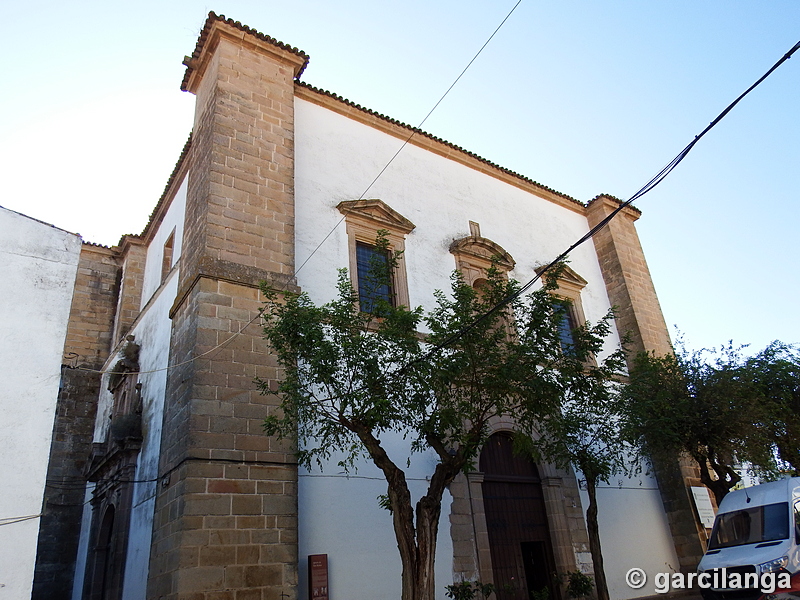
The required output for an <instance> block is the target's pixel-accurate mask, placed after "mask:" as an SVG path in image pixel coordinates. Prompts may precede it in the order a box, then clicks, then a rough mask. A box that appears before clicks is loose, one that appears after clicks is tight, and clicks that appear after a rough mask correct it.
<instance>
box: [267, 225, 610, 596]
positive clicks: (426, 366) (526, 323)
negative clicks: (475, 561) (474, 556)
mask: <svg viewBox="0 0 800 600" xmlns="http://www.w3.org/2000/svg"><path fill="white" fill-rule="evenodd" d="M376 245H377V248H378V250H379V251H380V252H379V253H376V254H378V255H380V254H381V253H384V254H383V255H384V256H388V260H386V261H382V260H378V261H376V262H375V264H374V265H373V268H372V269H371V270H370V275H371V281H372V282H373V285H374V287H373V289H375V290H381V289H384V288H383V287H382V286H386V285H388V284H389V282H390V275H391V270H392V269H393V268H395V266H396V264H397V260H399V258H400V256H399V255H397V254H393V253H390V252H389V249H388V244H387V242H386V237H385V235H379V237H378V239H377V242H376ZM554 286H555V284H554V282H553V281H550V282H549V283H547V284H546V285H545V286H544V287H543V288H542V289H540V290H538V291H535V292H533V293H531V294H530V295H528V296H527V297H525V298H517V297H516V296H515V292H517V290H518V286H517V284H516V283H515V282H513V281H508V280H506V278H505V277H504V276H503V275H502V274H501V273H500V272H498V271H497V270H496V269H490V271H489V272H488V274H487V283H486V285H484V286H483V287H481V289H480V291H477V290H475V289H473V288H472V287H471V286H469V285H467V284H466V283H465V282H464V281H463V279H462V278H461V276H460V275H459V274H458V273H456V274H454V276H453V278H452V288H451V293H450V295H446V294H444V293H442V292H437V293H436V307H435V308H434V309H433V310H432V312H431V313H430V314H428V315H423V311H422V310H421V309H419V308H417V309H408V308H406V307H403V306H398V307H395V306H392V305H391V303H390V302H388V301H387V300H386V299H385V297H384V296H383V295H382V294H380V293H376V294H374V296H372V297H371V298H370V303H369V312H363V311H362V310H360V304H359V298H358V294H356V293H355V292H354V290H353V288H352V286H351V284H350V281H349V276H348V274H347V272H346V271H345V270H341V271H340V272H339V277H338V296H337V298H336V299H334V300H333V301H331V302H329V303H327V304H324V305H322V306H317V305H315V304H314V303H313V302H312V301H311V299H310V298H309V297H308V296H307V295H306V294H299V295H288V294H284V295H281V296H279V295H277V294H275V293H271V292H270V290H268V289H265V290H264V291H265V293H266V294H267V297H268V303H267V306H266V307H265V309H264V318H265V323H266V324H265V328H264V332H265V336H266V338H267V340H268V341H269V343H270V345H271V346H272V348H273V349H274V351H275V354H276V356H277V359H278V361H279V363H280V364H281V365H282V367H283V369H284V371H285V376H284V378H283V380H282V382H281V384H280V386H279V388H278V389H277V390H275V391H273V390H271V389H269V387H268V386H267V385H262V391H263V392H264V393H275V394H278V395H279V397H280V410H279V411H278V412H277V413H276V414H274V415H272V416H270V417H269V418H268V419H267V420H266V423H265V430H266V432H267V433H268V434H270V435H278V436H283V437H288V438H291V439H296V440H297V448H298V449H297V456H298V460H299V462H300V463H301V464H303V465H306V466H307V467H311V466H312V465H313V464H314V463H318V464H319V465H320V466H322V465H323V463H324V462H325V461H327V460H329V459H330V458H331V457H332V456H333V455H336V456H337V457H341V458H340V461H339V465H340V466H342V467H344V468H352V467H355V466H356V465H357V463H358V461H359V460H361V459H362V458H365V457H366V458H367V459H369V460H371V461H372V462H373V463H374V464H375V466H376V467H377V468H378V469H380V470H381V471H382V473H383V475H384V477H385V479H386V482H387V494H386V496H385V497H384V500H383V504H384V505H385V506H387V507H388V508H389V509H390V514H391V518H392V523H393V527H394V533H395V537H396V540H397V545H398V549H399V551H400V557H401V561H402V600H432V599H433V598H434V590H435V587H434V570H433V565H434V558H435V553H436V537H437V532H438V526H439V519H440V514H441V502H442V495H443V493H444V491H445V489H446V488H447V486H448V485H449V484H450V483H451V482H452V481H453V479H454V478H455V477H456V476H457V475H458V473H459V472H461V471H463V470H464V469H466V468H469V467H470V466H471V465H472V464H473V463H474V461H475V459H476V457H477V455H478V452H479V451H480V448H481V447H482V445H483V443H484V442H485V440H486V439H487V435H488V424H489V422H490V420H491V419H493V418H495V417H498V416H501V415H513V416H514V417H515V421H516V423H517V426H518V428H519V429H520V431H522V432H526V433H530V432H532V431H533V430H534V429H535V428H536V427H537V425H538V424H539V423H542V422H545V421H547V420H548V419H549V418H551V417H552V415H553V414H555V413H557V412H558V410H559V409H560V407H561V404H562V400H563V399H564V398H569V397H573V395H574V393H575V389H574V388H577V387H580V384H581V383H582V382H581V380H580V378H579V377H577V376H576V375H575V374H574V373H571V372H569V369H568V362H569V361H567V359H566V355H565V353H564V352H562V348H561V344H560V338H559V324H560V322H561V319H562V317H563V315H561V314H559V313H558V311H557V310H554V301H553V297H552V295H551V292H552V290H553V289H554ZM363 294H364V290H362V296H363ZM508 298H513V299H511V300H509V301H507V302H506V303H505V304H503V305H502V308H498V309H495V310H490V309H492V308H493V307H495V306H497V305H498V304H499V303H501V301H504V300H506V299H508ZM479 315H485V316H483V317H482V318H480V319H479V320H477V321H476V317H478V316H479ZM423 324H424V325H425V326H426V328H427V330H428V333H427V334H426V335H425V336H424V340H423V339H421V338H422V336H420V334H419V333H418V332H419V330H420V329H421V328H422V325H423ZM457 332H460V334H459V335H455V334H456V333H457ZM597 343H598V344H599V343H600V341H599V340H598V341H597ZM437 348H438V350H435V351H433V349H437ZM398 435H400V436H404V437H406V438H407V439H409V440H410V441H411V451H427V452H431V453H433V455H435V457H436V459H437V460H436V464H435V467H434V469H433V472H432V473H431V475H430V479H429V483H428V488H427V491H426V492H425V494H424V495H423V496H422V497H421V498H419V500H418V501H417V503H416V505H413V504H412V499H411V493H410V491H409V488H408V484H407V481H406V475H405V472H404V470H403V468H402V467H401V465H402V464H403V462H404V461H405V460H406V459H407V457H406V456H399V457H398V456H390V455H389V454H388V453H387V451H386V449H385V448H384V444H383V443H382V441H383V440H384V439H386V438H387V437H389V436H398Z"/></svg>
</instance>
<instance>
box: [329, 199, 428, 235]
mask: <svg viewBox="0 0 800 600" xmlns="http://www.w3.org/2000/svg"><path fill="white" fill-rule="evenodd" d="M336 208H338V209H339V212H341V213H342V214H343V215H345V216H346V217H347V218H348V219H352V218H358V219H361V220H364V221H369V222H371V223H372V224H374V225H376V228H377V229H388V230H389V231H399V232H402V233H411V231H412V230H413V229H414V228H415V227H416V225H414V224H413V223H412V222H411V221H409V220H408V219H406V218H405V217H404V216H403V215H401V214H400V213H399V212H397V211H396V210H394V209H393V208H391V207H390V206H389V205H388V204H386V203H385V202H384V201H383V200H378V199H377V198H372V199H368V200H344V201H343V202H339V204H337V205H336Z"/></svg>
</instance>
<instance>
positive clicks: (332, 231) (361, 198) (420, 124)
mask: <svg viewBox="0 0 800 600" xmlns="http://www.w3.org/2000/svg"><path fill="white" fill-rule="evenodd" d="M521 3H522V0H517V3H516V4H515V5H514V6H513V7H512V8H511V10H510V11H509V12H508V14H507V15H506V16H505V18H504V19H503V20H502V21H501V23H500V24H499V25H498V26H497V27H496V28H495V30H494V31H493V32H492V34H491V35H490V36H489V38H488V39H487V40H486V41H485V42H484V43H483V45H482V46H481V47H480V49H479V50H478V52H477V53H475V55H474V56H473V57H472V59H471V60H470V61H469V62H468V63H467V66H466V67H464V69H463V70H462V71H461V73H459V75H458V77H456V78H455V80H454V81H453V83H451V84H450V87H448V88H447V90H446V91H445V92H444V94H442V96H441V97H440V98H439V100H437V101H436V104H434V105H433V108H431V109H430V110H429V111H428V114H427V115H425V118H424V119H422V121H420V122H419V125H417V127H415V128H413V129H412V130H411V135H409V136H408V137H407V138H406V139H405V141H404V142H403V143H402V145H401V146H400V148H399V149H398V150H397V152H395V153H394V155H393V156H392V157H391V158H390V159H389V162H387V163H386V164H385V165H384V166H383V168H382V169H381V170H380V171H379V172H378V174H377V175H376V176H375V178H374V179H373V180H372V181H371V182H370V184H369V185H368V186H367V187H366V188H365V189H364V191H363V192H361V195H360V196H359V197H358V199H357V201H358V200H363V199H364V197H365V196H366V195H367V193H368V192H369V190H370V189H372V186H374V185H375V183H376V182H377V181H378V179H380V177H381V176H382V175H383V174H384V173H385V172H386V170H387V169H388V168H389V166H390V165H391V164H392V163H393V162H394V160H395V159H396V158H397V157H398V155H399V154H400V153H401V152H402V151H403V149H404V148H405V147H406V146H407V145H408V143H409V142H410V141H411V139H412V138H413V137H414V136H415V135H417V133H420V132H421V128H422V126H423V125H424V124H425V122H426V121H427V120H428V118H429V117H430V116H431V115H432V114H433V112H434V111H435V110H436V109H437V108H438V107H439V105H440V104H441V103H442V101H443V100H444V99H445V98H446V97H447V95H448V94H449V93H450V91H451V90H452V89H453V88H454V87H455V85H456V84H457V83H458V82H459V80H460V79H461V78H462V77H463V76H464V74H465V73H466V72H467V70H468V69H469V68H470V67H471V66H472V63H474V62H475V60H477V58H478V57H479V56H480V55H481V53H482V52H483V51H484V49H485V48H486V46H488V45H489V42H491V41H492V39H493V38H494V36H495V35H496V34H497V32H498V31H500V28H501V27H503V25H505V23H506V21H508V19H509V18H510V17H511V15H512V14H513V13H514V11H515V10H517V7H518V6H519V5H520V4H521ZM351 210H352V209H348V210H347V211H345V212H344V213H343V214H342V217H341V218H340V219H339V220H338V221H337V222H336V224H335V225H334V226H333V227H332V228H331V230H330V231H329V232H328V233H327V234H326V235H325V237H323V238H322V241H320V242H319V244H317V246H316V247H315V248H314V249H313V250H312V251H311V254H309V255H308V256H307V257H306V259H305V260H304V261H303V262H302V264H301V265H300V266H299V267H298V268H296V269H295V271H294V275H295V277H296V276H297V274H298V273H299V272H300V271H301V270H302V269H303V267H305V266H306V264H307V263H308V261H309V260H311V258H312V257H313V256H314V255H315V254H316V253H317V252H318V251H319V249H320V248H321V247H322V245H323V244H324V243H325V242H326V241H328V238H330V237H331V235H333V233H334V232H335V231H336V229H338V228H339V226H340V225H341V224H342V222H343V221H344V220H345V219H346V218H347V215H348V214H349V213H350V211H351ZM287 286H288V282H287V283H286V284H284V287H282V288H281V289H280V290H278V291H279V292H284V291H286V289H287ZM260 316H261V313H258V314H256V315H255V316H254V317H253V318H252V319H250V320H249V321H248V322H247V323H245V324H244V326H242V327H240V328H239V330H238V331H236V332H235V333H234V334H233V335H232V336H231V337H229V338H228V339H226V340H225V341H223V342H220V343H219V344H217V345H216V346H214V347H213V348H211V349H210V350H207V351H206V352H203V353H202V354H199V355H197V356H194V357H192V358H190V359H187V360H185V361H183V362H180V363H176V364H174V365H169V366H166V367H162V368H160V369H153V370H150V371H135V372H134V371H126V373H125V374H128V375H144V374H149V373H160V372H162V371H170V370H172V369H177V368H178V367H182V366H184V365H187V364H190V363H192V362H194V361H196V360H199V359H201V358H203V357H205V356H208V355H209V354H211V353H212V352H215V351H217V350H221V349H222V348H224V347H225V345H227V344H229V343H230V342H231V340H233V339H234V338H236V337H238V336H239V335H241V333H242V332H243V331H244V330H245V329H247V328H248V327H249V326H250V325H252V324H253V323H254V322H255V321H256V319H258V318H259V317H260ZM67 368H69V369H74V370H79V371H86V372H89V373H100V374H103V375H104V374H107V373H114V371H105V370H102V369H89V368H85V367H67Z"/></svg>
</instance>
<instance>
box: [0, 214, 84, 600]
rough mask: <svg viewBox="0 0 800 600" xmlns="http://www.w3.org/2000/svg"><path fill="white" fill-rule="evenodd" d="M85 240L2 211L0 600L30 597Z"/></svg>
mask: <svg viewBox="0 0 800 600" xmlns="http://www.w3.org/2000/svg"><path fill="white" fill-rule="evenodd" d="M80 250H81V239H80V237H79V236H77V235H75V234H73V233H68V232H66V231H62V230H60V229H56V228H55V227H52V226H51V225H48V224H46V223H42V222H40V221H36V220H35V219H31V218H29V217H26V216H24V215H21V214H19V213H15V212H13V211H10V210H7V209H5V208H2V207H0V274H1V275H0V301H2V303H3V310H2V311H0V365H2V368H0V390H2V393H0V416H1V417H0V418H2V422H3V433H2V435H0V481H2V482H3V485H2V487H3V493H2V494H0V598H8V599H9V600H17V599H20V598H30V595H31V588H32V584H33V570H34V564H35V560H36V541H37V536H38V534H39V519H38V518H33V519H29V520H25V521H21V522H17V523H12V524H5V523H6V522H7V520H8V519H10V518H13V517H22V516H28V515H38V514H39V513H40V511H41V509H42V500H43V494H44V486H45V477H46V474H47V463H48V457H49V453H50V441H51V437H52V434H53V420H54V418H55V409H56V398H57V396H58V387H59V382H60V380H61V359H62V353H63V351H64V341H65V338H66V334H67V320H68V318H69V311H70V305H71V303H72V290H73V286H74V284H75V276H76V274H77V268H78V258H79V255H80Z"/></svg>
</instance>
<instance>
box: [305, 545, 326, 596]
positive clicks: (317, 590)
mask: <svg viewBox="0 0 800 600" xmlns="http://www.w3.org/2000/svg"><path fill="white" fill-rule="evenodd" d="M308 600H328V555H327V554H310V555H309V556H308Z"/></svg>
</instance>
